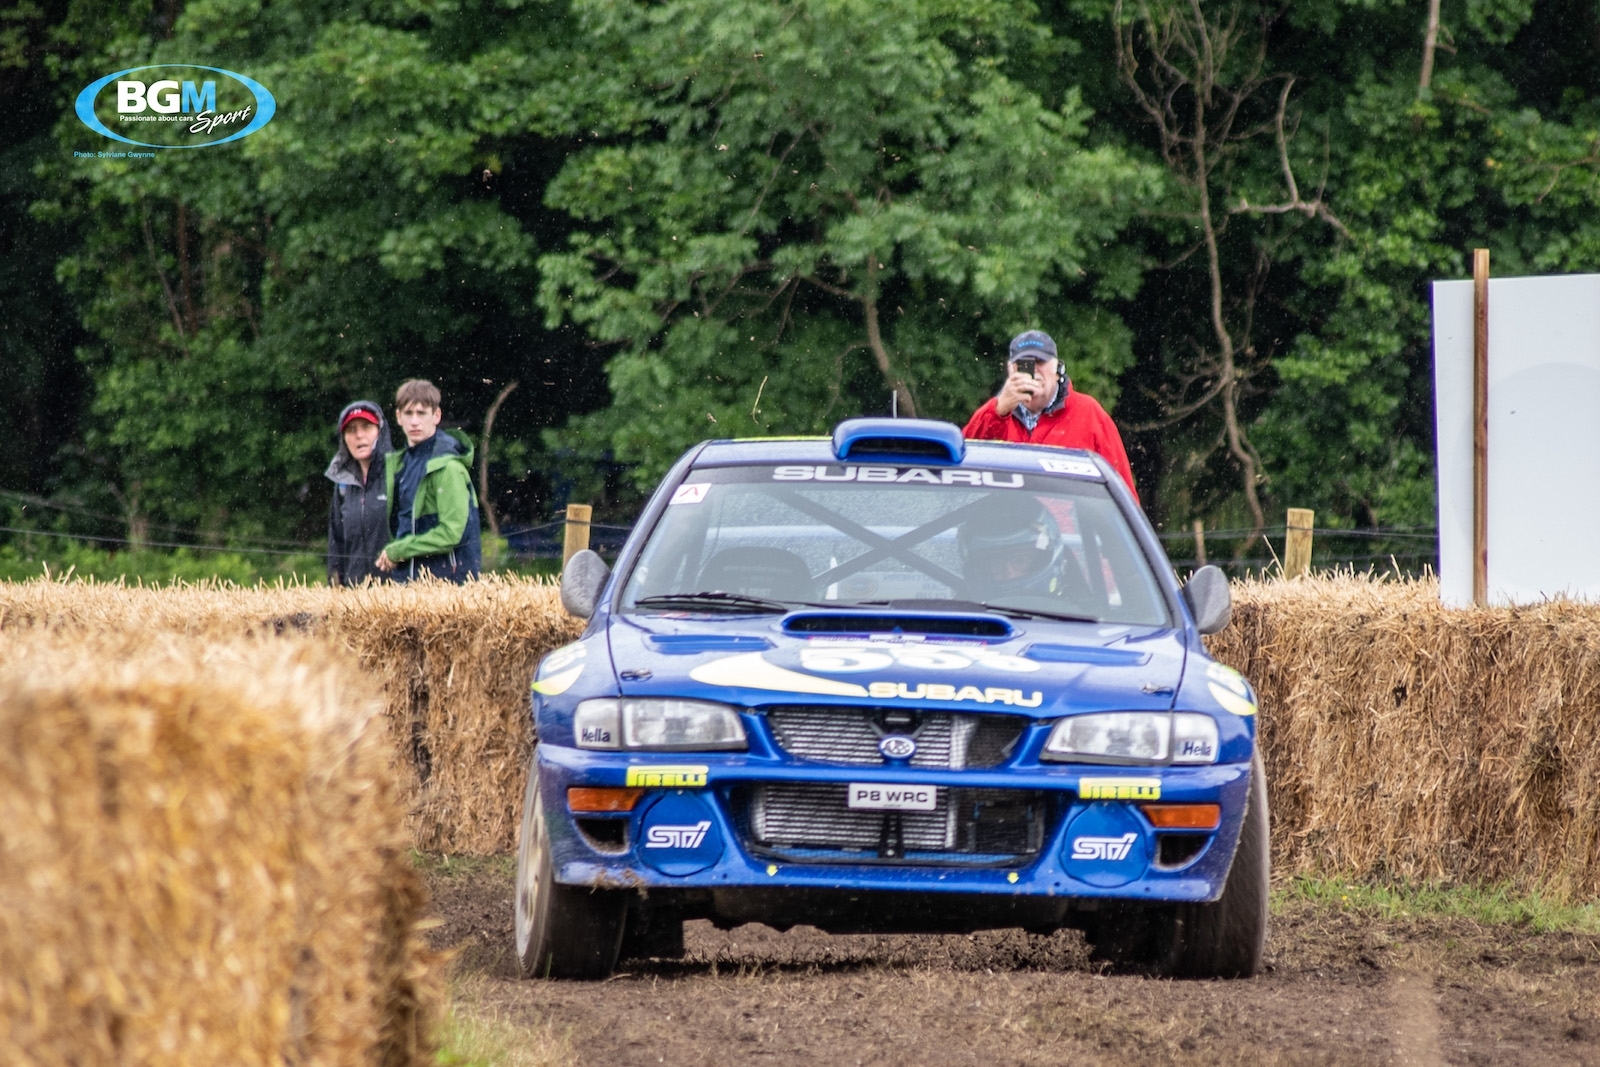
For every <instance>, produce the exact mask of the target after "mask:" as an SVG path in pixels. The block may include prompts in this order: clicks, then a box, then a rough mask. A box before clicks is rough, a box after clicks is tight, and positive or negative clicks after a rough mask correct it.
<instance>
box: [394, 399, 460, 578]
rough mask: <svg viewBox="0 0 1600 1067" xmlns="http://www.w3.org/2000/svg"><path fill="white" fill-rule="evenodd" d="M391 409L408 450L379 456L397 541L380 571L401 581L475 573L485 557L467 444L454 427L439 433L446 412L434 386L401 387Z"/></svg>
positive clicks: (457, 576) (454, 576)
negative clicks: (382, 458)
mask: <svg viewBox="0 0 1600 1067" xmlns="http://www.w3.org/2000/svg"><path fill="white" fill-rule="evenodd" d="M394 407H395V422H397V423H399V424H400V429H401V430H402V431H404V432H405V435H406V447H405V449H404V450H403V451H400V452H390V453H389V454H388V455H387V456H385V457H384V477H385V481H386V484H387V486H388V497H389V530H390V533H391V534H392V535H393V538H394V539H393V540H392V541H390V542H389V543H388V544H387V545H385V546H384V549H383V552H382V553H381V554H379V556H378V569H379V570H382V571H387V572H388V573H389V574H390V575H391V576H392V577H394V578H395V580H396V581H402V582H405V581H410V580H411V579H413V578H416V577H418V576H420V575H421V574H423V573H424V572H426V573H429V574H433V575H435V576H436V577H439V578H443V579H445V580H446V581H450V582H464V581H466V580H467V579H468V578H469V577H472V576H473V575H476V574H477V573H478V570H479V567H480V566H481V561H482V556H483V548H482V543H481V537H480V534H479V526H478V495H477V493H475V492H473V489H472V443H471V442H470V441H468V440H467V439H466V435H465V434H463V433H461V432H460V431H459V430H458V431H455V432H454V434H453V435H452V434H450V433H446V432H444V431H443V430H440V429H439V420H440V419H441V418H442V417H443V415H444V409H443V407H442V398H441V397H440V395H439V390H438V387H436V386H435V385H434V384H433V383H432V382H429V381H424V380H422V379H420V378H413V379H412V380H410V381H408V382H405V383H404V384H402V385H401V386H400V388H399V389H398V390H397V391H396V392H395V397H394Z"/></svg>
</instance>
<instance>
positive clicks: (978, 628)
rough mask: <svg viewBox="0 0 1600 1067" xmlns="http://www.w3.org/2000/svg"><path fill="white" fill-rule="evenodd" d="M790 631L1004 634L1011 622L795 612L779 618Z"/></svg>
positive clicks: (968, 615) (983, 618)
mask: <svg viewBox="0 0 1600 1067" xmlns="http://www.w3.org/2000/svg"><path fill="white" fill-rule="evenodd" d="M783 629H784V631H785V632H786V633H791V634H884V633H888V634H892V633H905V634H945V635H950V636H959V637H995V638H1007V637H1010V636H1011V634H1012V632H1013V631H1012V627H1011V624H1010V623H1008V622H1006V621H1005V620H1004V619H1000V618H996V617H995V616H993V615H983V614H971V613H965V612H962V613H949V614H946V613H943V612H938V613H930V612H904V613H902V612H897V611H882V612H880V611H818V612H797V613H795V614H793V615H790V616H789V617H788V618H786V619H784V621H783Z"/></svg>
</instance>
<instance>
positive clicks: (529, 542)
mask: <svg viewBox="0 0 1600 1067" xmlns="http://www.w3.org/2000/svg"><path fill="white" fill-rule="evenodd" d="M0 497H5V498H9V499H12V500H15V501H18V502H20V503H22V504H23V505H25V508H26V507H38V508H43V509H47V510H52V511H56V512H58V513H62V514H70V515H76V516H79V517H82V518H93V519H98V520H101V521H105V522H117V523H124V522H126V518H125V517H124V516H118V515H110V514H106V513H104V512H99V511H95V510H93V509H90V508H84V507H80V506H78V505H73V504H65V503H61V502H59V501H52V500H46V499H44V498H42V497H37V496H33V495H31V494H28V493H18V492H14V491H11V490H4V489H0ZM555 515H556V517H554V518H551V519H549V520H548V521H545V522H541V523H535V524H532V525H526V526H512V527H506V528H503V529H502V530H501V531H500V536H501V537H502V538H504V539H505V541H506V547H507V550H508V552H509V554H510V555H511V556H512V557H513V558H517V559H524V560H532V559H550V558H560V557H561V555H562V552H563V547H564V543H565V535H566V525H567V523H566V519H565V516H564V509H563V510H558V511H557V512H556V513H555ZM148 529H151V530H159V531H162V532H165V533H168V534H170V535H175V536H174V539H171V540H159V541H156V540H150V539H148V538H143V539H132V538H128V537H118V536H112V535H107V534H88V533H76V532H71V531H64V530H49V529H40V528H37V527H25V526H12V525H0V534H10V535H15V536H20V537H44V538H53V539H60V540H67V541H77V542H82V543H85V544H95V545H103V546H108V547H109V546H118V547H122V548H160V549H184V550H188V551H191V552H216V553H238V554H243V555H254V556H277V557H287V556H301V555H321V554H322V553H323V552H324V551H325V549H326V546H325V545H324V544H321V543H307V542H303V541H295V540H290V539H286V538H272V537H255V536H249V535H238V536H235V535H228V537H227V538H226V540H225V541H224V542H222V543H218V540H217V537H216V535H215V534H209V533H206V532H203V531H199V530H193V529H188V528H185V527H181V526H175V525H171V524H167V523H154V522H152V523H149V524H148ZM632 531H633V526H632V524H621V523H603V522H591V523H590V524H589V547H590V548H593V549H594V550H595V551H597V552H599V553H600V554H601V555H604V556H613V557H614V556H615V555H616V554H617V553H618V552H620V551H621V549H622V545H623V543H624V542H625V541H626V540H627V539H628V536H629V535H630V534H631V533H632ZM1287 532H1288V527H1287V526H1286V525H1283V526H1268V527H1264V528H1262V529H1261V530H1259V531H1256V530H1252V529H1250V528H1248V527H1224V528H1219V529H1215V530H1204V531H1203V536H1204V543H1205V546H1206V553H1205V557H1204V558H1203V559H1202V557H1201V556H1200V553H1199V545H1198V543H1197V541H1196V538H1195V534H1194V531H1193V530H1183V529H1178V530H1170V529H1169V530H1161V531H1158V532H1157V534H1156V536H1157V537H1159V538H1160V539H1161V541H1162V543H1163V545H1165V546H1167V548H1168V551H1167V556H1168V559H1169V561H1170V562H1171V564H1172V566H1173V567H1174V568H1176V569H1178V570H1180V571H1182V570H1192V569H1194V568H1196V567H1199V566H1200V565H1201V564H1202V563H1207V562H1209V563H1214V564H1216V565H1217V566H1219V567H1221V568H1222V569H1223V570H1225V571H1227V572H1228V573H1230V574H1233V575H1235V576H1243V575H1246V574H1261V573H1266V572H1268V571H1270V570H1271V569H1273V568H1274V567H1276V566H1277V565H1278V558H1279V557H1278V550H1279V548H1280V547H1281V546H1282V544H1283V541H1284V538H1285V536H1286V534H1287ZM1252 534H1256V535H1258V536H1257V537H1256V539H1255V542H1254V543H1253V544H1251V545H1249V546H1246V545H1245V544H1244V542H1246V541H1248V540H1249V539H1250V538H1251V535H1252ZM177 538H183V539H182V540H179V539H177ZM1374 542H1384V543H1385V546H1386V548H1387V550H1380V551H1373V550H1371V549H1370V548H1369V547H1368V546H1370V545H1372V544H1373V543H1374ZM1312 544H1313V554H1312V565H1313V566H1314V567H1323V568H1335V567H1337V568H1344V567H1350V568H1355V569H1358V570H1365V569H1368V568H1372V569H1377V570H1393V571H1395V572H1397V573H1401V574H1418V573H1422V572H1425V571H1428V570H1437V567H1438V555H1439V553H1438V531H1437V530H1436V529H1434V528H1432V527H1428V526H1388V527H1366V528H1360V529H1353V528H1350V529H1345V528H1338V527H1326V528H1318V529H1316V530H1314V531H1313V540H1312ZM1262 548H1265V550H1266V551H1265V553H1264V554H1263V553H1262V552H1261V549H1262ZM1364 548H1365V549H1367V550H1366V551H1362V549H1364ZM1241 550H1243V551H1248V552H1249V553H1250V554H1249V555H1241V554H1238V553H1239V552H1240V551H1241ZM1179 551H1182V552H1183V554H1182V555H1178V554H1177V553H1178V552H1179Z"/></svg>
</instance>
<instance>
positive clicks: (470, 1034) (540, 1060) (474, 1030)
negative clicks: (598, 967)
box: [434, 978, 577, 1067]
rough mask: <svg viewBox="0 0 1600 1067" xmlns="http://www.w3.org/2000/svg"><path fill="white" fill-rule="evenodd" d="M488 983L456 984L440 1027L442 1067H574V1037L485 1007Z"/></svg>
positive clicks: (439, 1060)
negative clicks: (519, 1022)
mask: <svg viewBox="0 0 1600 1067" xmlns="http://www.w3.org/2000/svg"><path fill="white" fill-rule="evenodd" d="M482 1000H483V989H482V983H481V981H479V980H476V979H471V978H468V979H463V980H458V981H456V982H453V983H452V984H451V989H450V1009H449V1011H447V1012H446V1013H445V1017H444V1021H443V1022H442V1023H441V1024H440V1026H439V1031H438V1035H437V1036H438V1038H439V1051H438V1053H437V1054H436V1055H435V1057H434V1062H435V1063H436V1064H437V1065H438V1067H572V1065H573V1064H575V1063H576V1062H577V1054H576V1053H575V1052H574V1051H573V1047H572V1039H571V1035H570V1034H567V1033H564V1032H562V1033H558V1032H557V1031H556V1028H555V1027H554V1026H553V1025H552V1024H550V1023H548V1022H545V1023H534V1024H531V1025H519V1024H517V1023H515V1022H513V1021H511V1020H510V1019H507V1018H505V1017H504V1016H502V1015H501V1014H500V1012H499V1011H498V1010H497V1009H495V1008H493V1007H490V1006H488V1005H485V1004H483V1003H482Z"/></svg>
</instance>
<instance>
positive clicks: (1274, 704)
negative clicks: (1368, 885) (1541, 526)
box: [1211, 577, 1600, 897]
mask: <svg viewBox="0 0 1600 1067" xmlns="http://www.w3.org/2000/svg"><path fill="white" fill-rule="evenodd" d="M1234 591H1235V607H1234V616H1233V617H1234V622H1233V625H1232V626H1231V627H1229V629H1228V630H1226V631H1224V632H1223V633H1221V634H1218V635H1216V636H1215V637H1213V638H1211V642H1212V643H1211V648H1212V651H1213V653H1214V654H1215V655H1216V656H1217V657H1218V658H1219V659H1222V660H1223V661H1225V662H1227V663H1228V664H1230V665H1232V666H1234V667H1236V668H1238V669H1239V670H1241V671H1243V672H1244V673H1245V674H1246V675H1247V676H1248V677H1249V678H1250V679H1251V681H1252V682H1254V683H1255V685H1256V687H1257V690H1258V692H1259V696H1260V700H1261V729H1262V736H1263V738H1264V742H1265V743H1264V750H1265V754H1266V762H1267V780H1268V782H1269V783H1270V785H1271V789H1272V809H1273V812H1272V813H1273V818H1274V820H1275V825H1274V827H1273V845H1274V858H1275V862H1276V863H1277V864H1278V865H1279V867H1280V869H1289V870H1294V871H1301V872H1323V873H1337V874H1344V875H1357V876H1365V877H1379V878H1398V879H1404V880H1407V881H1413V882H1415V881H1448V882H1511V883H1514V884H1517V885H1521V886H1524V887H1534V886H1539V887H1542V888H1545V889H1547V890H1551V891H1554V892H1556V893H1559V894H1561V895H1564V896H1578V897H1593V896H1594V895H1596V893H1597V892H1600V842H1597V831H1600V728H1597V727H1600V605H1593V604H1579V603H1573V602H1568V601H1558V602H1552V603H1547V604H1543V605H1540V606H1537V607H1531V608H1483V609H1474V610H1445V609H1443V608H1441V607H1440V605H1439V593H1438V586H1437V584H1436V583H1435V582H1432V581H1416V582H1371V581H1367V580H1363V579H1359V578H1349V577H1345V578H1314V579H1296V580H1294V581H1289V582H1268V583H1260V582H1255V583H1249V582H1247V583H1243V584H1240V585H1236V586H1235V587H1234Z"/></svg>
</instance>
